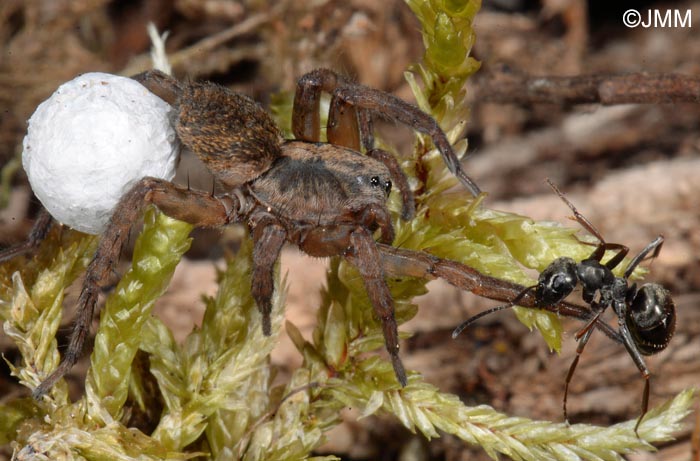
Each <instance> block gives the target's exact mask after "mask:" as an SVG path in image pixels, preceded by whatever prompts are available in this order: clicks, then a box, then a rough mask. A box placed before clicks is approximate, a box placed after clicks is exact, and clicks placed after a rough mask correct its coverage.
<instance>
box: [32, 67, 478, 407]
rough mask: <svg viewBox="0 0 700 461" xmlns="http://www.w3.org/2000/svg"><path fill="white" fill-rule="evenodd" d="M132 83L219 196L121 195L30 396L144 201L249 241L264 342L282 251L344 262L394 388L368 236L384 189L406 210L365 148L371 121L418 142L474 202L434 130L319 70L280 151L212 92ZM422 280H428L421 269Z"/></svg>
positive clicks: (142, 190) (388, 159)
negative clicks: (355, 278)
mask: <svg viewBox="0 0 700 461" xmlns="http://www.w3.org/2000/svg"><path fill="white" fill-rule="evenodd" d="M134 79H135V80H137V81H138V82H140V83H141V84H143V85H144V86H145V87H146V88H148V89H149V90H150V91H151V92H153V93H154V94H156V95H158V96H159V97H160V98H162V99H163V100H165V101H166V102H168V103H169V104H171V105H172V106H173V109H174V110H173V124H174V126H175V130H176V132H177V135H178V137H179V139H180V141H181V142H182V144H183V145H184V146H185V147H187V148H188V149H190V150H192V151H193V152H194V153H195V154H196V155H197V156H198V157H199V158H200V159H201V160H202V161H203V162H204V164H205V165H206V166H207V168H208V169H209V170H210V171H211V172H212V173H213V174H214V176H215V177H216V179H217V180H218V182H219V183H220V185H221V188H222V190H223V193H221V194H218V195H214V194H210V193H204V192H198V191H194V190H190V189H189V188H182V187H178V186H176V185H174V184H172V183H170V182H169V181H166V180H162V179H156V178H149V177H147V178H143V179H142V180H140V181H139V182H138V183H137V184H136V185H134V186H133V187H132V188H131V189H130V190H129V191H128V192H127V193H126V194H124V196H123V197H122V198H121V200H120V201H119V203H118V205H117V206H116V208H115V209H114V212H113V214H112V217H111V219H110V222H109V224H108V226H107V229H106V230H105V232H104V234H103V235H102V238H101V240H100V243H99V245H98V248H97V251H96V254H95V256H94V258H93V260H92V261H91V263H90V265H89V266H88V271H87V275H86V277H85V282H84V285H83V290H82V292H81V296H80V299H79V306H78V311H77V312H78V314H77V317H76V321H75V324H74V327H73V333H72V336H71V342H70V344H69V346H68V349H67V351H66V354H65V356H64V359H63V362H62V363H61V364H60V365H59V367H58V368H57V369H56V370H55V371H54V372H53V373H52V374H51V375H50V376H49V377H48V378H47V379H46V380H45V381H43V382H42V383H41V385H40V386H39V387H38V388H37V389H36V390H35V395H41V394H43V393H44V392H46V391H47V390H48V389H49V388H50V387H51V386H52V385H53V383H54V382H55V381H56V380H57V379H59V378H60V377H61V376H63V375H64V374H65V373H66V372H67V371H68V370H69V369H70V367H71V366H72V365H73V364H74V363H75V361H76V360H77V358H78V356H79V354H80V352H81V350H82V347H83V342H84V339H85V336H86V335H87V332H88V327H89V323H90V319H91V318H92V314H93V310H94V306H95V304H96V301H97V296H98V292H99V290H100V287H101V286H103V285H105V284H106V283H107V279H108V278H109V275H110V273H111V270H112V266H113V264H114V261H115V260H116V259H117V256H118V254H119V251H120V250H121V247H122V245H123V243H124V241H125V239H126V237H127V235H128V230H129V228H130V226H131V225H132V223H133V222H134V221H135V220H136V219H138V217H139V215H140V212H141V210H142V209H143V207H144V205H146V204H149V203H152V204H154V205H156V206H157V207H158V208H159V209H160V210H161V211H163V212H164V213H165V214H167V215H169V216H171V217H174V218H177V219H180V220H183V221H187V222H189V223H192V224H194V225H196V226H200V227H218V226H224V225H227V224H230V223H234V222H240V223H245V224H247V225H248V227H249V229H250V231H251V236H252V238H253V241H254V252H253V273H252V294H253V297H254V298H255V300H256V302H257V304H258V307H259V309H260V311H261V313H262V315H263V330H264V332H265V333H266V334H270V332H271V327H270V309H271V297H272V295H273V291H274V283H273V272H274V270H273V269H274V264H275V262H276V261H277V259H278V257H279V254H280V250H281V249H282V246H283V245H284V243H285V242H289V243H292V244H294V245H297V246H298V247H299V248H300V249H301V250H303V251H304V252H306V253H308V254H310V255H313V256H322V257H324V256H344V257H346V258H347V259H348V260H349V261H351V262H352V264H353V265H355V266H356V267H357V269H358V270H359V272H360V274H361V276H362V278H363V280H364V284H365V288H366V290H367V293H368V296H369V299H370V301H371V303H372V305H373V306H374V310H375V313H376V315H377V317H378V318H379V319H380V320H381V323H382V328H383V332H384V337H385V342H386V347H387V349H388V351H389V354H390V355H391V358H392V364H393V367H394V370H395V373H396V377H397V379H398V380H399V382H400V383H401V384H402V385H405V384H406V373H405V371H404V368H403V365H402V364H401V361H400V359H399V355H398V350H399V343H398V332H397V326H396V320H395V319H394V306H393V300H392V298H391V295H390V293H389V289H388V287H387V284H386V282H385V280H384V276H385V268H384V267H383V264H384V265H386V264H387V262H386V261H383V260H382V258H383V256H382V254H381V252H382V250H381V248H382V247H381V246H380V245H378V244H377V242H375V239H374V232H375V231H378V232H379V237H378V238H379V241H380V243H384V244H390V243H391V242H392V240H393V237H394V230H393V227H392V224H391V217H390V213H389V210H388V208H387V206H386V200H387V198H388V195H389V193H390V191H391V188H392V184H395V185H396V186H397V188H398V189H399V191H400V193H401V196H402V200H403V210H402V217H403V218H404V219H410V218H411V217H412V216H413V214H414V201H413V195H412V193H411V190H410V189H409V186H408V181H407V179H406V177H405V175H404V174H403V172H402V171H401V169H400V168H399V166H398V162H397V161H396V159H395V158H394V157H393V156H391V155H390V154H388V153H387V152H386V151H383V150H380V149H375V148H374V145H373V144H374V138H373V133H372V117H371V114H372V113H376V114H378V115H380V116H382V117H384V118H388V119H393V120H395V121H398V122H401V123H404V124H406V125H408V126H410V127H412V128H414V129H416V130H418V131H420V132H423V133H426V134H429V135H430V136H431V138H432V140H433V142H434V144H435V146H436V147H437V148H438V150H439V151H440V153H441V154H442V157H443V159H444V160H445V163H446V164H447V166H448V168H449V169H450V170H451V171H452V172H453V173H454V174H455V176H457V178H459V180H460V181H461V182H462V183H463V184H464V185H465V186H466V187H467V188H468V189H469V190H470V192H471V193H472V194H474V195H477V194H478V193H479V189H478V187H477V186H476V185H475V184H474V182H473V181H472V180H471V179H470V178H469V177H468V176H467V175H466V174H465V173H464V171H463V170H462V169H461V167H460V165H459V162H458V159H457V157H456V156H455V154H454V152H453V151H452V148H451V146H450V143H449V142H448V140H447V137H446V136H445V134H444V133H443V132H442V130H441V129H440V128H439V126H438V125H437V123H436V122H435V120H433V119H432V118H431V117H430V116H428V115H427V114H425V113H423V112H421V111H420V110H419V109H417V108H416V107H414V106H412V105H410V104H408V103H406V102H404V101H402V100H400V99H398V98H396V97H394V96H392V95H390V94H387V93H384V92H381V91H378V90H375V89H371V88H368V87H365V86H361V85H358V84H354V83H351V82H349V81H348V80H346V79H345V78H343V77H341V76H339V75H337V74H335V73H334V72H332V71H329V70H316V71H313V72H311V73H309V74H307V75H305V76H304V77H302V78H301V79H300V80H299V84H298V87H297V91H296V95H295V101H294V109H293V118H292V131H293V132H294V135H295V137H296V140H293V141H290V140H285V139H283V137H282V135H281V132H280V131H279V129H278V128H277V127H276V126H275V124H274V122H273V121H272V119H271V118H270V116H269V115H268V114H267V113H266V112H265V111H264V110H263V109H262V108H261V107H260V106H259V105H258V104H257V103H255V102H254V101H253V100H252V99H250V98H248V97H246V96H244V95H240V94H237V93H234V92H232V91H230V90H228V89H226V88H224V87H221V86H219V85H215V84H213V83H198V82H180V81H178V80H176V79H174V78H172V77H170V76H168V75H166V74H163V73H161V72H158V71H149V72H145V73H143V74H140V75H137V76H135V77H134ZM322 92H328V93H330V94H331V103H330V113H329V117H328V125H327V137H328V142H327V143H322V142H320V114H319V103H320V98H321V94H322ZM361 148H364V149H365V151H366V152H365V153H364V154H362V153H360V152H359V151H360V149H361ZM44 224H46V223H44ZM35 234H36V235H41V233H39V232H35ZM33 235H34V234H33ZM35 240H36V239H35ZM384 253H386V250H384ZM386 257H388V255H384V258H386ZM413 262H414V264H417V260H415V259H414V261H413ZM431 264H433V263H431ZM406 269H409V268H408V267H406V268H400V269H399V268H393V269H392V268H390V270H393V271H395V272H396V271H398V272H401V271H402V270H406ZM414 269H415V267H414ZM419 270H420V269H419ZM409 272H410V270H409ZM424 276H430V277H434V276H436V274H435V273H434V272H432V269H431V271H428V272H426V273H424ZM438 276H439V275H438Z"/></svg>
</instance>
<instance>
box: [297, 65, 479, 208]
mask: <svg viewBox="0 0 700 461" xmlns="http://www.w3.org/2000/svg"><path fill="white" fill-rule="evenodd" d="M322 91H325V92H327V93H330V94H331V95H332V97H331V108H330V112H329V117H328V133H329V134H328V139H329V141H330V142H333V143H338V144H342V145H345V146H347V147H350V148H353V149H355V150H359V142H358V141H357V140H356V138H355V135H354V134H353V135H352V136H351V135H349V134H345V133H344V131H345V129H346V127H347V126H351V127H353V128H354V130H353V131H354V132H356V131H359V133H360V141H361V142H362V144H363V147H365V149H367V150H370V149H372V148H373V147H374V137H373V134H372V129H371V127H372V123H371V118H370V116H369V113H368V112H372V113H376V114H378V115H380V116H382V117H386V118H389V119H391V120H394V121H397V122H400V123H403V124H404V125H406V126H409V127H412V128H413V129H415V130H417V131H419V132H421V133H424V134H427V135H429V136H430V137H431V138H432V140H433V144H435V146H436V147H437V148H438V150H439V151H440V154H441V155H442V158H443V161H444V162H445V164H446V165H447V167H448V169H449V170H450V171H451V172H452V174H454V175H455V176H456V177H457V178H458V179H459V180H460V182H461V183H462V184H463V185H464V186H465V187H466V188H467V190H469V192H470V193H471V194H472V195H474V196H475V197H476V196H477V195H479V194H480V193H481V189H479V187H478V186H477V185H476V183H475V182H474V180H472V179H471V178H470V177H469V176H468V175H467V174H466V173H465V172H464V170H463V169H462V166H461V164H460V163H459V159H458V158H457V156H456V154H455V153H454V151H453V150H452V146H451V145H450V142H449V141H448V139H447V136H446V135H445V133H444V132H443V131H442V129H441V128H440V126H439V125H438V124H437V122H436V121H435V119H433V118H432V117H431V116H430V115H428V114H426V113H425V112H423V111H422V110H420V109H419V108H417V107H415V106H413V105H411V104H409V103H407V102H405V101H403V100H401V99H399V98H397V97H396V96H394V95H391V94H389V93H385V92H383V91H379V90H376V89H374V88H369V87H366V86H364V85H360V84H357V83H352V82H350V81H349V80H347V79H345V78H344V77H341V76H339V75H338V74H336V73H335V72H333V71H331V70H328V69H317V70H314V71H312V72H309V73H308V74H306V75H304V76H302V77H301V78H300V79H299V83H298V85H297V91H296V94H295V98H294V110H293V120H292V131H293V133H294V136H295V137H296V138H297V139H302V140H305V141H318V140H319V136H320V118H319V117H320V115H319V114H318V108H319V105H320V97H321V92H322ZM347 106H350V107H349V108H348V107H347ZM346 119H352V120H351V121H350V120H346ZM358 119H359V122H358ZM344 123H349V125H344ZM340 130H343V133H340V132H339V131H340ZM336 131H338V132H337V133H336ZM334 139H335V141H334ZM346 140H347V144H343V142H346Z"/></svg>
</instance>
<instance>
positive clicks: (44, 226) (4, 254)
mask: <svg viewBox="0 0 700 461" xmlns="http://www.w3.org/2000/svg"><path fill="white" fill-rule="evenodd" d="M52 224H53V218H52V217H51V215H50V214H49V212H48V211H46V208H44V207H43V206H42V207H41V211H39V214H38V215H37V217H36V220H35V221H34V225H33V226H32V230H31V232H30V234H29V238H28V239H27V240H26V241H25V242H22V243H20V244H17V245H14V246H11V247H10V248H6V249H4V250H2V251H1V252H0V263H3V262H5V261H9V260H10V259H12V258H14V257H16V256H19V255H23V254H25V253H28V252H30V251H33V250H34V249H36V248H37V247H38V246H39V244H40V243H41V242H42V241H43V240H44V239H45V238H46V236H47V235H48V233H49V230H50V229H51V225H52Z"/></svg>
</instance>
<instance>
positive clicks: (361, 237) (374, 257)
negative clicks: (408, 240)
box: [350, 227, 408, 386]
mask: <svg viewBox="0 0 700 461" xmlns="http://www.w3.org/2000/svg"><path fill="white" fill-rule="evenodd" d="M350 242H351V243H352V248H353V249H354V251H353V252H352V255H353V265H354V266H355V267H356V268H357V269H358V270H359V271H360V274H361V275H362V281H363V282H364V285H365V290H366V291H367V295H368V296H369V299H370V302H371V303H372V306H373V307H374V311H375V313H376V315H377V317H379V320H380V321H381V323H382V330H383V333H384V342H385V345H386V349H387V351H388V352H389V357H390V358H391V364H392V366H393V367H394V373H395V374H396V378H397V379H398V380H399V383H401V385H402V386H405V385H406V384H407V382H408V380H407V378H406V371H405V370H404V366H403V364H402V363H401V358H400V357H399V331H398V327H397V325H396V318H395V316H394V299H393V298H392V297H391V292H389V287H388V286H387V284H386V280H385V278H384V269H383V267H382V263H381V256H380V253H379V248H378V244H377V243H376V242H375V241H374V239H373V238H372V234H371V233H370V232H369V231H368V230H367V229H365V228H364V227H358V228H357V229H356V230H355V231H353V232H352V234H351V235H350Z"/></svg>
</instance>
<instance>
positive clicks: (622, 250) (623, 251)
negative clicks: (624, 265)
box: [605, 243, 630, 270]
mask: <svg viewBox="0 0 700 461" xmlns="http://www.w3.org/2000/svg"><path fill="white" fill-rule="evenodd" d="M608 250H618V251H617V254H615V256H613V257H612V258H610V259H609V260H608V261H607V262H606V263H605V267H607V268H608V269H610V270H613V269H615V268H616V267H617V265H618V264H620V263H621V262H622V260H623V259H625V256H627V253H629V251H630V249H629V248H628V247H626V246H625V245H622V244H620V243H606V244H605V251H608Z"/></svg>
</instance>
